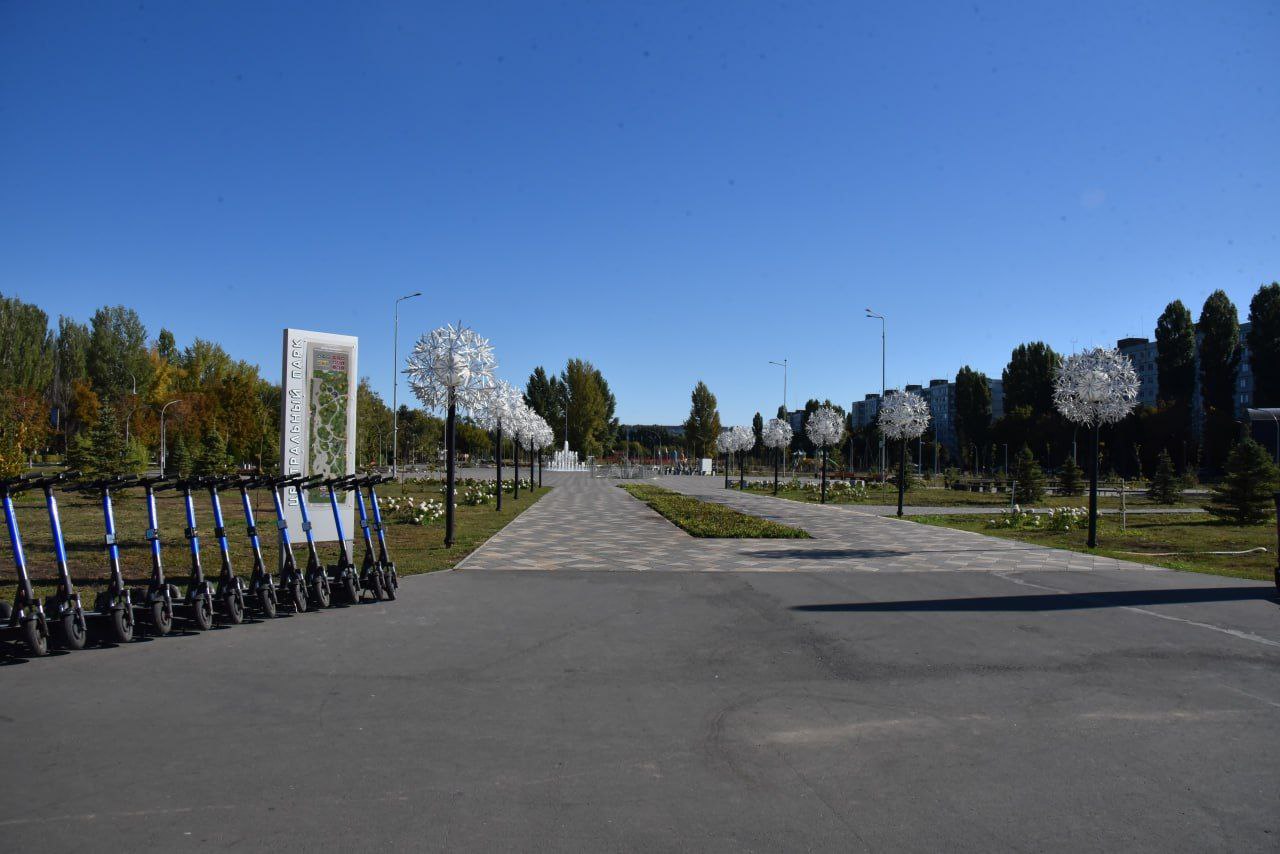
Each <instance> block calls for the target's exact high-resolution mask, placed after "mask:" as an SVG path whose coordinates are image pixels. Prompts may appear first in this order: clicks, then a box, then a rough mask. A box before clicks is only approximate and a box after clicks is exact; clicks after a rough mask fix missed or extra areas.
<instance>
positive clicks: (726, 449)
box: [716, 427, 736, 489]
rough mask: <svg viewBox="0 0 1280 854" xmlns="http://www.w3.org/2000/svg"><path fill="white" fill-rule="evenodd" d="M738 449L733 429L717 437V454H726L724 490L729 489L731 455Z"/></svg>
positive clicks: (728, 429)
mask: <svg viewBox="0 0 1280 854" xmlns="http://www.w3.org/2000/svg"><path fill="white" fill-rule="evenodd" d="M735 450H736V448H735V447H734V439H733V428H731V427H730V428H726V429H724V430H721V431H720V435H719V436H716V453H719V454H724V488H725V489H728V488H729V468H730V466H731V463H730V462H729V455H730V454H732V453H733V452H734V451H735Z"/></svg>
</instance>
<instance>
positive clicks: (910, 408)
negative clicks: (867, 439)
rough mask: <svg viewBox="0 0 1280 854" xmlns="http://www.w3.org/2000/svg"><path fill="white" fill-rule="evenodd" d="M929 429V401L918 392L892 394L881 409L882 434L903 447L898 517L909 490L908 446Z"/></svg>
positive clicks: (899, 475)
mask: <svg viewBox="0 0 1280 854" xmlns="http://www.w3.org/2000/svg"><path fill="white" fill-rule="evenodd" d="M928 426H929V401H927V400H925V399H924V398H923V397H921V396H920V395H918V394H916V393H915V392H910V391H903V392H898V393H897V394H891V395H889V397H888V399H887V400H885V401H884V404H883V405H882V406H881V407H880V432H881V433H882V434H883V435H884V436H885V437H887V438H889V439H897V440H898V442H899V443H900V444H901V445H902V455H901V457H900V458H899V460H898V515H899V516H901V515H902V498H903V496H904V495H905V494H906V491H907V443H908V442H910V441H911V440H912V439H919V438H920V437H921V436H922V435H924V431H925V429H926V428H927V427H928Z"/></svg>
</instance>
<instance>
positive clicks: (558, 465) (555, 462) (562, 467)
mask: <svg viewBox="0 0 1280 854" xmlns="http://www.w3.org/2000/svg"><path fill="white" fill-rule="evenodd" d="M586 470H587V464H586V463H580V462H578V452H577V451H571V450H569V441H568V440H567V439H566V440H565V443H564V448H563V449H562V450H559V451H556V452H555V453H554V454H552V455H551V463H550V464H549V465H548V466H547V471H586Z"/></svg>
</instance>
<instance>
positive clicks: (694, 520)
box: [620, 483, 809, 539]
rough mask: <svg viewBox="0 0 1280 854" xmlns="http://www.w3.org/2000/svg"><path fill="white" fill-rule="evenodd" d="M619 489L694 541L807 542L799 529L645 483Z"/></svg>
mask: <svg viewBox="0 0 1280 854" xmlns="http://www.w3.org/2000/svg"><path fill="white" fill-rule="evenodd" d="M620 486H621V487H622V488H623V489H625V490H626V491H627V492H629V493H631V495H632V496H633V497H635V498H638V499H640V500H641V501H643V502H644V503H645V504H648V505H649V506H650V507H651V508H653V509H654V510H656V511H657V512H658V513H660V514H662V515H663V516H665V517H666V518H667V519H669V520H670V521H672V522H674V523H675V524H676V525H678V526H679V527H681V528H683V529H684V530H685V531H687V532H688V533H690V534H692V535H693V536H695V537H728V538H768V539H808V537H809V535H808V534H807V533H806V532H804V531H802V530H800V529H799V528H792V527H791V526H789V525H781V524H779V523H777V522H771V521H769V520H768V519H761V518H760V517H759V516H749V515H747V514H746V513H739V512H738V511H737V510H734V509H733V508H732V507H726V506H724V505H723V504H716V503H714V502H710V501H699V500H698V499H696V498H693V497H692V496H688V495H684V494H682V493H679V492H672V491H671V490H669V489H663V488H662V487H660V486H654V485H652V484H648V483H627V484H620Z"/></svg>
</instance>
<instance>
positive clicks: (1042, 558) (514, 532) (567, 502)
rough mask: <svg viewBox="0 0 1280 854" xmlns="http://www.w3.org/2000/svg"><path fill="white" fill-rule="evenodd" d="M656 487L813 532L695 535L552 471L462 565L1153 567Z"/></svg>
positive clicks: (711, 488)
mask: <svg viewBox="0 0 1280 854" xmlns="http://www.w3.org/2000/svg"><path fill="white" fill-rule="evenodd" d="M658 482H659V483H660V485H662V486H665V487H667V488H669V489H674V490H677V491H679V492H684V493H686V494H689V495H694V496H697V497H699V498H701V499H703V500H707V501H716V502H719V503H722V504H725V505H728V506H730V507H733V508H735V509H738V510H741V511H742V512H745V513H751V514H753V515H756V516H760V517H763V518H766V519H772V520H774V521H777V522H781V523H783V524H787V525H793V526H795V527H798V528H802V529H804V530H805V531H807V532H808V533H809V534H810V536H811V537H812V539H808V540H763V539H751V540H718V539H705V538H699V537H691V536H689V535H688V534H686V533H685V532H684V531H682V530H680V529H679V528H677V527H676V526H675V525H673V524H671V523H670V522H668V521H667V520H666V519H664V518H662V517H661V516H659V515H658V514H657V513H655V512H654V511H652V510H650V509H649V508H648V507H647V506H645V505H644V504H643V503H641V502H640V501H637V500H636V499H634V498H632V497H631V496H630V495H628V494H627V493H626V492H625V491H623V490H622V489H620V488H618V484H619V481H615V480H604V479H596V478H592V477H590V476H588V475H586V474H564V475H548V477H547V483H548V485H553V486H555V487H556V488H555V489H553V490H552V491H551V492H550V494H548V495H547V496H546V497H545V498H543V499H542V500H541V501H539V502H538V503H537V504H536V505H534V506H533V507H532V508H531V509H529V510H527V511H526V512H525V513H523V514H521V515H520V516H519V517H517V518H516V520H515V521H513V522H512V523H511V524H510V525H508V526H507V527H506V528H504V529H503V530H502V531H501V532H499V533H498V534H497V535H496V536H494V537H493V538H491V539H490V540H489V541H488V542H487V543H485V544H484V545H483V546H482V547H481V548H479V549H478V550H476V551H475V552H474V553H472V555H471V556H470V557H469V558H467V559H466V560H465V561H463V562H462V564H461V565H460V566H459V568H460V569H464V570H469V571H470V570H495V569H496V570H521V569H533V570H563V571H575V570H576V571H584V572H587V571H607V572H618V571H631V572H654V571H672V572H814V571H854V572H939V571H942V572H993V571H1019V570H1060V571H1080V572H1087V571H1092V570H1098V569H1122V568H1128V569H1138V570H1151V571H1160V570H1158V569H1157V568H1155V567H1148V566H1144V565H1142V564H1137V563H1129V562H1125V561H1118V560H1115V559H1113V558H1107V557H1093V556H1090V555H1080V554H1076V553H1073V552H1066V551H1060V550H1057V549H1047V548H1042V547H1039V546H1033V545H1028V544H1026V543H1017V542H1013V541H1011V540H1000V539H996V538H994V537H985V536H983V535H981V534H974V533H969V532H965V531H952V530H948V529H945V528H935V527H931V526H926V525H919V524H916V523H914V522H909V521H903V520H899V519H891V518H884V517H882V516H878V515H875V514H872V513H865V512H861V511H859V510H857V509H855V508H853V507H850V506H848V505H826V506H823V505H817V504H804V503H801V502H796V501H787V500H785V499H777V498H773V497H771V496H763V495H755V494H752V493H740V492H737V491H734V490H726V489H724V488H723V481H721V480H719V479H718V478H700V477H666V478H660V479H659V481H658Z"/></svg>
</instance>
